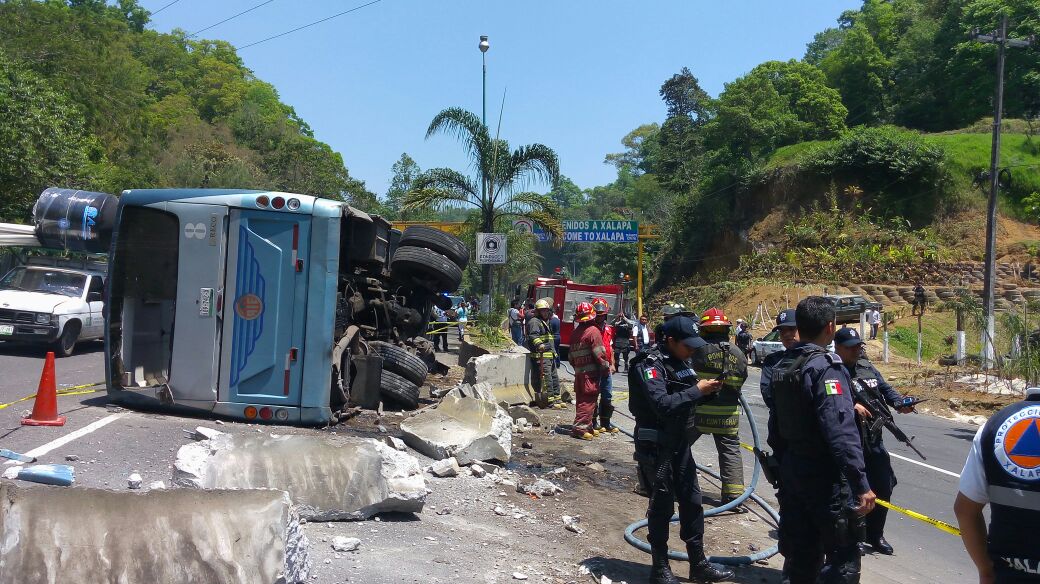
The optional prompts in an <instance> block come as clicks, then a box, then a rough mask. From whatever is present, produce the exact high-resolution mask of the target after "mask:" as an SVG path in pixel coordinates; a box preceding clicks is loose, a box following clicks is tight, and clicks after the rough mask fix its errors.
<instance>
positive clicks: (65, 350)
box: [54, 320, 80, 357]
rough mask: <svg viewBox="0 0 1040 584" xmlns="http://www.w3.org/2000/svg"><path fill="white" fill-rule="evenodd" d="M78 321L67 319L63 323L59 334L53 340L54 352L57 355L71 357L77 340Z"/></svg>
mask: <svg viewBox="0 0 1040 584" xmlns="http://www.w3.org/2000/svg"><path fill="white" fill-rule="evenodd" d="M79 328H80V326H79V321H75V320H73V321H69V322H68V323H66V324H65V328H64V330H62V331H61V336H60V337H58V340H57V341H55V342H54V354H55V355H57V356H58V357H71V356H72V352H73V351H75V350H76V341H78V340H79Z"/></svg>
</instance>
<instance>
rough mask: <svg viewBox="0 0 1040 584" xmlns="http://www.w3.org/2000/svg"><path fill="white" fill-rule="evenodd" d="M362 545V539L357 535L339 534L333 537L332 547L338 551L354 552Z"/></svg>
mask: <svg viewBox="0 0 1040 584" xmlns="http://www.w3.org/2000/svg"><path fill="white" fill-rule="evenodd" d="M360 547H361V540H360V539H358V538H356V537H343V536H341V535H337V536H336V537H334V538H332V549H333V550H335V551H337V552H353V551H356V550H357V549H358V548H360Z"/></svg>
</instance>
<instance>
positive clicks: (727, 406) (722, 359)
mask: <svg viewBox="0 0 1040 584" xmlns="http://www.w3.org/2000/svg"><path fill="white" fill-rule="evenodd" d="M690 360H691V362H692V364H693V369H694V371H696V372H697V378H698V379H718V377H719V376H720V375H722V373H723V372H726V377H725V379H723V380H722V390H720V391H719V392H718V393H717V394H716V395H714V396H712V397H711V398H709V399H707V400H704V401H703V402H700V403H698V404H697V405H696V406H695V407H694V410H693V414H692V415H691V416H690V424H688V425H687V426H688V427H689V426H691V425H692V426H693V427H695V428H697V430H699V431H700V432H703V433H705V434H736V433H737V432H738V430H739V424H740V389H741V387H742V386H743V385H744V381H745V380H746V379H747V357H745V356H744V354H743V353H741V351H740V349H738V348H736V347H734V346H733V345H731V344H730V343H729V342H727V341H722V342H717V343H712V342H710V341H709V343H708V345H707V346H705V347H701V348H700V349H697V350H696V351H694V353H693V356H692V357H691V359H690Z"/></svg>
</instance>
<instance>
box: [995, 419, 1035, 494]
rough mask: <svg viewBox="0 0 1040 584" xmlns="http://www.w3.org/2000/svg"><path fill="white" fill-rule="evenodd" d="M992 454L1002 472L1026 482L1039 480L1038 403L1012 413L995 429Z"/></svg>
mask: <svg viewBox="0 0 1040 584" xmlns="http://www.w3.org/2000/svg"><path fill="white" fill-rule="evenodd" d="M993 451H994V452H993V453H994V454H995V455H996V456H997V461H998V462H1000V466H1001V468H1003V469H1004V472H1006V473H1008V474H1010V475H1011V476H1014V477H1016V478H1018V479H1021V480H1025V481H1038V480H1040V406H1030V407H1028V408H1025V409H1024V410H1021V411H1019V412H1018V413H1016V414H1015V415H1013V416H1011V417H1010V418H1008V419H1007V420H1004V423H1003V424H1001V425H1000V428H998V429H997V435H996V438H995V439H994V444H993Z"/></svg>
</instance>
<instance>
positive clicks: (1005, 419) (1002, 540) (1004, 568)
mask: <svg viewBox="0 0 1040 584" xmlns="http://www.w3.org/2000/svg"><path fill="white" fill-rule="evenodd" d="M981 448H982V461H983V468H984V469H985V471H986V482H987V484H988V489H987V490H988V494H989V502H990V512H991V517H990V524H989V555H990V557H991V558H992V559H993V565H994V568H995V569H996V571H997V576H998V581H999V579H1000V577H1001V576H1006V577H1013V578H1016V579H1022V578H1023V577H1026V578H1030V577H1031V578H1030V579H1029V580H1027V581H1033V580H1032V578H1035V579H1036V581H1037V582H1040V545H1038V544H1037V539H1036V536H1035V533H1036V532H1035V531H1034V530H1035V529H1036V526H1037V525H1040V396H1032V397H1031V398H1029V399H1027V400H1026V401H1024V402H1019V403H1016V404H1012V405H1010V406H1008V407H1006V408H1004V409H1002V410H1000V411H999V412H997V413H996V414H995V415H994V416H993V417H992V418H990V419H989V421H988V422H986V425H985V427H984V428H983V430H982V437H981ZM1016 581H1017V580H1016Z"/></svg>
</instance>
